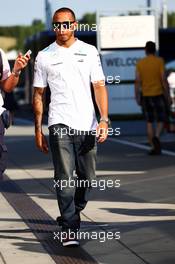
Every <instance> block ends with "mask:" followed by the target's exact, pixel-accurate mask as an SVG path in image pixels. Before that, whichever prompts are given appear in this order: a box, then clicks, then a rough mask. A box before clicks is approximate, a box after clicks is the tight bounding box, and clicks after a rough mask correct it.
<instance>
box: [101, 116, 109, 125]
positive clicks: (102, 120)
mask: <svg viewBox="0 0 175 264" xmlns="http://www.w3.org/2000/svg"><path fill="white" fill-rule="evenodd" d="M100 122H105V123H107V124H108V123H109V118H105V117H101V118H100Z"/></svg>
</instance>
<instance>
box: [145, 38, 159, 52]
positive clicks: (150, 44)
mask: <svg viewBox="0 0 175 264" xmlns="http://www.w3.org/2000/svg"><path fill="white" fill-rule="evenodd" d="M145 50H146V53H148V54H154V53H155V52H156V44H155V43H154V42H152V41H147V42H146V45H145Z"/></svg>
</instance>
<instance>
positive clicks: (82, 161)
mask: <svg viewBox="0 0 175 264" xmlns="http://www.w3.org/2000/svg"><path fill="white" fill-rule="evenodd" d="M68 130H69V131H68ZM61 131H64V133H63V135H61ZM74 132H77V131H74V130H71V129H70V128H69V127H67V126H65V125H63V124H56V125H53V126H50V127H49V141H50V147H51V152H52V159H53V164H54V179H55V181H56V182H58V181H59V183H60V182H61V181H64V182H65V181H66V182H67V183H68V181H69V180H70V179H71V180H73V179H74V180H75V177H74V175H73V172H74V170H75V171H76V174H77V182H76V183H78V182H79V181H80V180H82V181H86V180H88V181H89V182H90V181H91V180H93V179H96V176H95V167H96V151H97V145H96V137H95V136H94V135H91V134H90V135H89V134H86V135H82V134H81V135H80V134H77V133H74ZM79 132H80V131H79ZM64 186H65V185H64ZM90 188H91V187H90V186H89V185H87V186H77V184H76V185H75V186H74V185H73V186H72V184H71V186H70V185H69V184H67V186H65V187H63V188H61V187H60V184H59V186H58V185H56V193H57V200H58V206H59V209H60V213H61V218H62V228H63V229H69V228H70V229H73V230H74V229H79V227H80V216H79V214H80V211H81V210H83V209H84V208H85V206H86V204H87V201H88V195H89V191H90Z"/></svg>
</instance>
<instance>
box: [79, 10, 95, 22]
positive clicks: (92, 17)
mask: <svg viewBox="0 0 175 264" xmlns="http://www.w3.org/2000/svg"><path fill="white" fill-rule="evenodd" d="M79 23H80V24H89V25H92V24H95V23H96V13H85V14H84V15H83V17H82V18H81V19H80V20H79Z"/></svg>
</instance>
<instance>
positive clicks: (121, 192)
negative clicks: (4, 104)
mask: <svg viewBox="0 0 175 264" xmlns="http://www.w3.org/2000/svg"><path fill="white" fill-rule="evenodd" d="M15 123H16V125H15V126H13V127H12V128H10V129H9V131H8V132H7V135H6V142H7V146H8V149H9V168H8V170H7V171H6V175H7V176H5V177H4V180H3V181H1V183H0V188H1V193H2V194H1V197H0V198H1V203H0V212H1V217H0V263H7V264H12V263H13V264H15V263H29V264H30V263H39V264H40V263H42V264H43V263H47V264H50V263H86V264H88V263H103V264H115V263H118V264H142V263H150V264H165V263H166V264H174V263H175V250H174V245H175V205H174V202H175V194H174V184H175V177H174V176H175V172H174V171H175V165H174V164H175V163H174V155H175V149H173V148H171V149H169V147H168V146H167V145H166V144H167V141H168V142H169V144H171V145H172V146H173V144H174V142H173V140H174V135H170V136H168V137H167V136H164V141H166V142H165V143H164V146H165V147H167V148H166V151H167V150H168V151H170V153H167V152H165V153H166V154H164V155H162V156H160V157H149V156H147V155H146V152H145V151H146V150H145V146H146V145H145V135H144V134H143V135H139V136H137V135H130V134H129V135H123V136H121V137H117V138H111V139H109V140H108V141H107V142H106V143H105V144H103V145H100V146H99V155H98V166H97V178H98V180H101V182H102V180H105V181H103V182H106V180H112V181H113V182H114V181H116V180H120V183H121V187H120V188H106V189H105V190H102V189H103V187H104V186H102V185H101V187H99V188H94V189H93V190H92V193H91V199H90V201H89V203H88V206H87V208H86V209H85V210H84V211H83V214H82V228H81V231H82V232H84V233H85V232H86V233H88V234H90V237H89V239H88V238H87V237H86V239H82V240H81V247H80V248H78V249H74V250H72V249H65V248H62V246H61V245H60V243H59V241H58V239H57V237H55V234H57V232H58V230H59V228H58V227H57V225H56V222H55V221H54V220H55V218H56V217H57V216H58V214H59V212H58V208H57V202H56V198H55V189H54V182H53V170H52V169H53V168H52V162H51V156H50V154H49V155H44V154H42V153H40V152H39V151H37V149H36V147H35V144H34V132H33V131H34V130H33V126H32V125H31V122H28V121H25V122H24V120H20V119H17V120H16V122H15ZM123 124H124V123H123ZM114 125H115V124H114ZM125 125H126V124H125ZM126 126H128V124H127V125H126ZM131 126H132V123H130V127H131ZM138 126H139V124H138ZM45 132H46V133H47V128H46V127H45ZM125 134H126V133H125ZM128 142H129V144H128ZM133 142H134V143H137V144H135V145H134V144H132V143H133ZM139 146H143V148H142V147H139ZM173 154H174V155H173ZM100 189H101V190H100ZM54 232H55V234H54ZM116 232H120V239H119V240H117V239H115V238H114V237H113V238H112V237H111V235H110V239H107V235H109V234H112V235H115V234H116ZM92 234H94V235H95V234H96V238H95V236H93V237H92ZM54 237H55V239H54ZM97 238H98V239H97ZM102 240H103V241H104V242H102ZM100 241H101V242H100Z"/></svg>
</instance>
